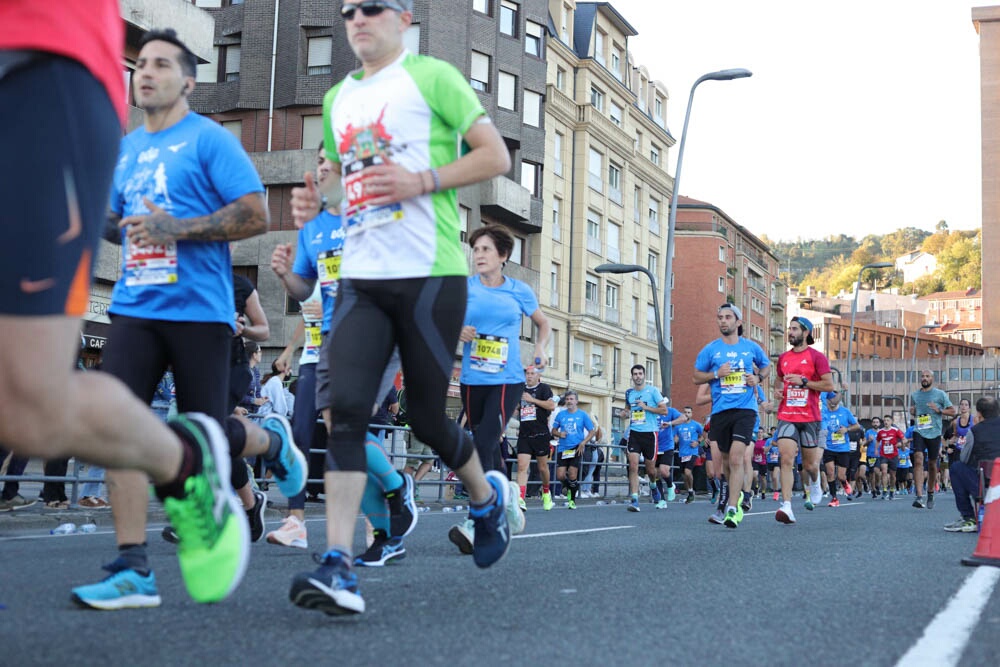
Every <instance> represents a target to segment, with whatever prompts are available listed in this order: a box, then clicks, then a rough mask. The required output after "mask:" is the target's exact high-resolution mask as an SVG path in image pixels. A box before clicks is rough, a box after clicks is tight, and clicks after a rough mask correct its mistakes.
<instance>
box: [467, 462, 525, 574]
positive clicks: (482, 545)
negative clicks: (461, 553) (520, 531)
mask: <svg viewBox="0 0 1000 667" xmlns="http://www.w3.org/2000/svg"><path fill="white" fill-rule="evenodd" d="M486 481H487V482H489V483H490V486H492V487H493V490H494V491H495V492H496V496H497V497H496V501H495V502H494V504H493V505H491V506H489V507H485V508H483V509H480V510H475V509H473V508H472V507H470V508H469V518H470V519H472V522H473V525H474V526H475V534H474V540H475V542H474V543H473V547H472V558H473V560H474V561H475V562H476V565H477V566H478V567H482V568H486V567H489V566H490V565H493V564H494V563H496V562H497V561H499V560H500V559H501V558H503V557H504V555H506V553H507V549H508V548H509V547H510V526H508V525H507V504H508V503H512V502H516V501H515V500H514V499H512V498H511V497H510V485H509V484H508V483H507V478H506V477H504V476H503V475H502V474H500V473H499V472H497V471H496V470H491V471H489V472H488V473H486Z"/></svg>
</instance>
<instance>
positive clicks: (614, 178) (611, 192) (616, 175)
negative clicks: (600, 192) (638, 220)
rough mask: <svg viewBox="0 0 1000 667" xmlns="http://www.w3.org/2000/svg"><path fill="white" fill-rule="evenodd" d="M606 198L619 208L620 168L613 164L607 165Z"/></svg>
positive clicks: (620, 191)
mask: <svg viewBox="0 0 1000 667" xmlns="http://www.w3.org/2000/svg"><path fill="white" fill-rule="evenodd" d="M608 197H609V198H610V199H611V201H613V202H614V203H616V204H618V205H619V206H621V203H622V168H621V167H619V166H618V165H616V164H615V163H614V162H609V163H608Z"/></svg>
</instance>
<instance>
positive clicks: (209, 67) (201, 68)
mask: <svg viewBox="0 0 1000 667" xmlns="http://www.w3.org/2000/svg"><path fill="white" fill-rule="evenodd" d="M195 81H196V82H198V83H218V82H219V47H217V46H213V47H212V60H211V62H208V63H205V64H204V65H198V69H197V76H195Z"/></svg>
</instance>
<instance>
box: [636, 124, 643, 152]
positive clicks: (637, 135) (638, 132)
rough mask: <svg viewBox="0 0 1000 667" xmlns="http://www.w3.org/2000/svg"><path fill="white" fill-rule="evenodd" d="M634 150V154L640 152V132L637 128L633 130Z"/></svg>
mask: <svg viewBox="0 0 1000 667" xmlns="http://www.w3.org/2000/svg"><path fill="white" fill-rule="evenodd" d="M635 152H636V155H639V154H641V153H642V132H640V131H639V130H636V131H635Z"/></svg>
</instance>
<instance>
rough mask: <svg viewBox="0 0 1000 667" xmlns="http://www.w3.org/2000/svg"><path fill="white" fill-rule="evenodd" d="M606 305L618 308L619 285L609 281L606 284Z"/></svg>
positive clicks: (613, 308) (614, 308)
mask: <svg viewBox="0 0 1000 667" xmlns="http://www.w3.org/2000/svg"><path fill="white" fill-rule="evenodd" d="M604 305H605V306H606V307H607V308H611V309H612V310H618V285H612V284H611V283H608V284H607V285H605V286H604Z"/></svg>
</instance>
